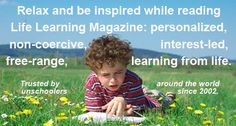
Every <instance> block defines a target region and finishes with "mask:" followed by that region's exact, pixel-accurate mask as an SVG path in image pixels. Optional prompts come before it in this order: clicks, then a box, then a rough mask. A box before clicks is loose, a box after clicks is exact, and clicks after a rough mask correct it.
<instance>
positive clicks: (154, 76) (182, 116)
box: [0, 65, 236, 126]
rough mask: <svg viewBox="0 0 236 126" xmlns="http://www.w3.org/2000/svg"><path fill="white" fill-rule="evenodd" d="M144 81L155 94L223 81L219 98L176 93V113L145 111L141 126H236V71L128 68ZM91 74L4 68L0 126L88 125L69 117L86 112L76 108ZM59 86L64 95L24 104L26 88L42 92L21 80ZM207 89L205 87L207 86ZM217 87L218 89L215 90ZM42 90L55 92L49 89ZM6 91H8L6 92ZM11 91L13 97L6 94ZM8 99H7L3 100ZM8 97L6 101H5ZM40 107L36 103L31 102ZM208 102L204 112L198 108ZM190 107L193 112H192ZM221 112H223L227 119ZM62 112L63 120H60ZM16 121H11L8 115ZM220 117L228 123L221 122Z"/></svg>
mask: <svg viewBox="0 0 236 126" xmlns="http://www.w3.org/2000/svg"><path fill="white" fill-rule="evenodd" d="M130 69H131V70H133V71H134V72H136V73H137V74H138V75H139V76H140V77H142V79H143V84H144V85H146V86H148V87H149V88H151V89H158V90H160V91H162V92H167V91H173V92H177V91H178V90H180V89H182V88H185V89H200V87H164V86H161V87H157V86H156V84H157V82H161V81H167V82H172V81H193V82H200V81H213V80H220V82H221V83H220V84H221V85H220V86H219V87H216V89H217V92H218V94H216V95H213V94H199V93H198V94H195V95H194V94H177V97H178V101H176V103H175V105H176V107H175V108H170V109H168V110H167V111H166V113H165V114H162V113H160V112H158V111H151V110H147V111H146V112H145V113H143V114H144V116H145V117H146V118H147V119H146V120H145V121H144V122H143V123H142V125H148V126H149V125H158V124H160V125H170V126H172V125H173V126H175V125H178V126H185V125H194V126H198V125H199V126H202V125H203V121H207V120H210V121H211V122H212V124H211V125H214V126H215V125H216V126H222V125H223V126H233V125H236V104H235V101H236V92H235V89H236V69H235V66H231V67H227V68H218V67H216V68H191V67H182V68H178V69H170V68H166V67H154V66H151V67H143V66H142V67H133V66H132V67H130ZM88 74H89V70H88V68H87V67H85V66H83V65H80V66H78V67H71V68H58V69H50V68H47V69H42V68H39V67H38V68H35V67H6V66H3V67H0V96H1V98H0V108H1V109H0V114H1V115H2V114H4V113H5V114H7V115H8V117H6V118H4V119H3V118H1V119H0V125H3V123H6V122H8V124H7V125H10V126H11V125H12V126H13V125H14V126H15V125H23V126H28V125H30V126H34V125H35V126H38V125H43V124H44V123H45V122H47V121H48V120H50V119H52V120H54V123H53V124H54V125H60V126H61V125H65V126H68V125H71V126H73V125H85V122H81V121H78V120H71V116H73V115H74V113H75V114H76V115H78V114H81V113H83V112H84V104H79V105H76V104H78V103H81V102H83V100H84V90H85V87H84V81H85V79H86V76H87V75H88ZM22 80H26V81H43V82H44V81H52V80H53V81H57V82H60V85H59V87H58V89H59V90H67V94H65V95H55V94H52V95H33V97H32V98H30V99H26V98H25V95H22V94H21V90H22V89H38V88H32V87H22V86H21V81H22ZM204 88H205V87H204ZM213 88H214V87H213ZM44 89H53V88H51V87H48V88H45V87H44ZM4 91H5V92H4ZM6 91H8V92H9V93H10V94H11V95H10V94H8V92H6ZM61 97H67V98H68V101H66V104H64V103H65V101H60V98H61ZM4 98H5V99H4ZM6 98H7V99H8V100H6ZM34 100H36V101H39V104H33V101H34ZM200 103H204V104H206V107H201V106H200V105H199V104H200ZM187 106H191V107H192V108H193V110H188V109H187ZM24 109H30V110H31V111H32V113H30V114H28V115H27V114H25V113H23V114H22V113H21V114H20V115H16V112H18V113H19V111H21V112H23V111H24ZM194 110H201V111H203V114H201V115H196V114H194ZM219 111H222V112H224V114H223V115H221V114H222V113H221V114H220V113H219ZM60 113H64V114H65V116H63V114H61V116H59V114H60ZM11 114H12V115H15V118H14V117H12V118H13V119H11V118H10V115H11ZM55 117H68V118H67V119H65V120H60V121H55ZM218 118H222V119H223V120H224V121H218V120H217V119H218ZM86 125H107V126H109V125H131V124H128V123H125V122H106V123H104V124H94V123H88V124H86Z"/></svg>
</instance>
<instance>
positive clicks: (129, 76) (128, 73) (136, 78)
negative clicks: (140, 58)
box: [125, 69, 142, 82]
mask: <svg viewBox="0 0 236 126" xmlns="http://www.w3.org/2000/svg"><path fill="white" fill-rule="evenodd" d="M125 80H127V81H128V80H129V81H130V80H131V81H133V82H137V81H138V82H142V79H141V78H140V77H139V76H138V75H137V74H136V73H135V72H133V71H131V70H128V69H127V71H126V76H125Z"/></svg>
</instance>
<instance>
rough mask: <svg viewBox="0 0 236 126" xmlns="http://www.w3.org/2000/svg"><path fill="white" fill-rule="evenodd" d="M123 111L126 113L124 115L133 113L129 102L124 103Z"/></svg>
mask: <svg viewBox="0 0 236 126" xmlns="http://www.w3.org/2000/svg"><path fill="white" fill-rule="evenodd" d="M125 113H126V115H133V108H132V105H131V104H128V105H126V107H125Z"/></svg>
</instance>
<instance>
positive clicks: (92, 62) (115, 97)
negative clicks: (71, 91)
mask: <svg viewBox="0 0 236 126" xmlns="http://www.w3.org/2000/svg"><path fill="white" fill-rule="evenodd" d="M89 46H90V47H89V48H88V49H87V51H86V57H85V62H86V64H87V65H88V66H89V67H90V68H91V70H92V72H91V74H90V75H89V76H88V78H87V81H86V84H85V86H86V91H85V104H86V108H87V110H88V111H93V112H102V111H106V113H107V114H108V116H112V115H114V114H115V115H117V116H123V115H132V114H134V113H133V111H134V110H136V111H142V110H144V109H146V108H151V109H154V108H161V106H162V105H161V104H160V103H158V102H157V101H156V100H154V99H152V98H151V97H150V96H148V95H146V94H144V92H143V89H142V79H141V78H140V77H139V76H138V75H137V74H135V73H134V72H132V71H130V70H128V69H127V65H128V64H129V61H130V59H131V56H132V49H131V47H130V45H129V43H128V42H126V41H122V40H120V39H119V38H117V37H115V36H112V35H107V36H102V37H99V38H97V39H94V40H92V42H91V43H90V45H89ZM161 95H162V94H161ZM172 96H174V95H172ZM172 98H174V97H172ZM172 98H170V97H168V98H167V99H165V100H166V102H165V103H167V104H166V105H165V106H164V107H168V105H169V103H170V102H172V100H173V99H172Z"/></svg>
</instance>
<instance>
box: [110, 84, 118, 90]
mask: <svg viewBox="0 0 236 126" xmlns="http://www.w3.org/2000/svg"><path fill="white" fill-rule="evenodd" d="M109 87H110V89H112V90H115V89H117V88H118V85H111V86H109Z"/></svg>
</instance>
